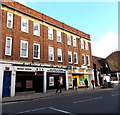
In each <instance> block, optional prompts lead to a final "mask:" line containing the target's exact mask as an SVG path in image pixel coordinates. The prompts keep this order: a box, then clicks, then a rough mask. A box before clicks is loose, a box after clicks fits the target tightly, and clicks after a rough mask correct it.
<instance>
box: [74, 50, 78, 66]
mask: <svg viewBox="0 0 120 115" xmlns="http://www.w3.org/2000/svg"><path fill="white" fill-rule="evenodd" d="M74 64H78V55H77V53H75V52H74Z"/></svg>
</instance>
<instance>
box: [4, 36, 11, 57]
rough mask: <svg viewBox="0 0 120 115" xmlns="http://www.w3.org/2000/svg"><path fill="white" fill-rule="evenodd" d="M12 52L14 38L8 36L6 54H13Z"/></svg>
mask: <svg viewBox="0 0 120 115" xmlns="http://www.w3.org/2000/svg"><path fill="white" fill-rule="evenodd" d="M8 39H9V40H10V43H9V44H8ZM8 50H9V51H8ZM8 52H9V53H8ZM11 52H12V38H11V37H6V46H5V55H8V56H11Z"/></svg>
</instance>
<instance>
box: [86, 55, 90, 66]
mask: <svg viewBox="0 0 120 115" xmlns="http://www.w3.org/2000/svg"><path fill="white" fill-rule="evenodd" d="M87 59H88V60H87ZM87 61H88V63H87ZM86 64H87V65H88V66H90V56H89V55H86Z"/></svg>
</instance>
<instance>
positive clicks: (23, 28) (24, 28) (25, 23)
mask: <svg viewBox="0 0 120 115" xmlns="http://www.w3.org/2000/svg"><path fill="white" fill-rule="evenodd" d="M21 31H22V32H26V33H28V19H26V18H23V17H22V18H21Z"/></svg>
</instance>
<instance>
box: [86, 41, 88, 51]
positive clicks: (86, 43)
mask: <svg viewBox="0 0 120 115" xmlns="http://www.w3.org/2000/svg"><path fill="white" fill-rule="evenodd" d="M85 49H86V50H88V42H87V41H86V42H85Z"/></svg>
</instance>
